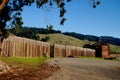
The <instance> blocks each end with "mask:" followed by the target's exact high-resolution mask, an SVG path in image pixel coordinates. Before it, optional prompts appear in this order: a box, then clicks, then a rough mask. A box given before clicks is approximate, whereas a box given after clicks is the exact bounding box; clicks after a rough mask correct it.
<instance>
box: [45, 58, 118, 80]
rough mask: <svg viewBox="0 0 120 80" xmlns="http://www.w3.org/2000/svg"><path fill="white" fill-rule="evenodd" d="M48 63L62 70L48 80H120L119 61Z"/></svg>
mask: <svg viewBox="0 0 120 80" xmlns="http://www.w3.org/2000/svg"><path fill="white" fill-rule="evenodd" d="M46 62H47V63H48V64H50V65H56V66H59V67H60V68H61V69H60V70H59V71H57V72H55V73H53V74H52V76H50V77H49V78H48V79H47V80H120V62H119V61H111V60H92V59H81V58H55V59H51V60H48V61H46Z"/></svg>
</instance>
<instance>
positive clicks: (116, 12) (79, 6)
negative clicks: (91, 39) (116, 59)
mask: <svg viewBox="0 0 120 80" xmlns="http://www.w3.org/2000/svg"><path fill="white" fill-rule="evenodd" d="M44 7H45V9H42V8H40V9H37V8H36V6H35V5H34V4H33V5H32V6H31V7H24V8H23V12H22V17H23V21H24V24H23V26H29V27H38V28H46V26H47V25H53V26H54V27H53V29H55V30H61V31H62V32H76V33H81V34H85V35H95V36H113V37H117V38H120V0H101V4H100V5H99V6H97V8H93V7H92V5H91V3H90V0H72V1H71V2H69V3H66V5H65V8H66V10H67V13H66V14H65V17H66V18H67V20H66V22H65V24H64V25H63V26H61V25H60V19H61V18H60V17H59V9H58V8H57V7H56V6H54V7H47V6H44Z"/></svg>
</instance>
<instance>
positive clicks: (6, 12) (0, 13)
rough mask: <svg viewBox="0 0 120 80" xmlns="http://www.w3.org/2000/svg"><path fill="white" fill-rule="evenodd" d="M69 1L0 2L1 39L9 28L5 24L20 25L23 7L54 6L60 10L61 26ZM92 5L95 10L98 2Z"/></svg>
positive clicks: (5, 0)
mask: <svg viewBox="0 0 120 80" xmlns="http://www.w3.org/2000/svg"><path fill="white" fill-rule="evenodd" d="M70 1H71V0H0V31H1V32H2V33H3V37H5V36H6V33H7V30H6V27H7V26H9V25H7V24H6V23H7V22H8V21H9V22H11V25H17V26H19V25H18V24H22V23H20V22H21V13H22V9H23V7H24V6H31V5H32V4H33V3H36V7H37V8H41V7H42V8H44V5H45V4H48V6H54V5H53V4H56V5H57V6H58V8H59V9H60V14H59V16H60V17H61V21H60V24H61V25H63V24H64V22H65V21H66V18H65V17H64V14H65V13H66V12H67V11H66V9H65V7H64V6H65V4H66V3H67V2H70ZM90 1H91V2H92V4H93V8H96V6H97V5H98V4H100V0H90Z"/></svg>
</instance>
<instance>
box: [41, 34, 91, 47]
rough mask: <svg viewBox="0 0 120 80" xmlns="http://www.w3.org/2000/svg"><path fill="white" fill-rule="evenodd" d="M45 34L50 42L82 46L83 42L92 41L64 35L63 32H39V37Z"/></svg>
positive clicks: (43, 36)
mask: <svg viewBox="0 0 120 80" xmlns="http://www.w3.org/2000/svg"><path fill="white" fill-rule="evenodd" d="M46 36H47V37H49V40H48V41H47V42H50V43H51V44H53V43H57V44H63V45H72V46H79V47H82V46H83V45H84V44H87V43H90V44H92V43H93V42H89V41H88V40H79V39H77V38H74V37H71V36H66V35H64V34H40V39H42V38H45V37H46Z"/></svg>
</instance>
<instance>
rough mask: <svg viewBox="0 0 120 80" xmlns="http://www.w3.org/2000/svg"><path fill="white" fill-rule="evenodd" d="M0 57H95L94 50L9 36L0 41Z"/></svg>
mask: <svg viewBox="0 0 120 80" xmlns="http://www.w3.org/2000/svg"><path fill="white" fill-rule="evenodd" d="M0 47H1V51H0V57H51V55H52V57H68V56H77V57H78V56H91V57H95V50H92V49H87V48H81V47H75V46H65V45H58V44H54V46H53V48H51V47H50V43H46V42H41V41H35V40H31V39H27V38H21V37H16V36H9V37H8V38H7V39H5V40H4V41H3V43H2V45H1V46H0Z"/></svg>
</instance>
